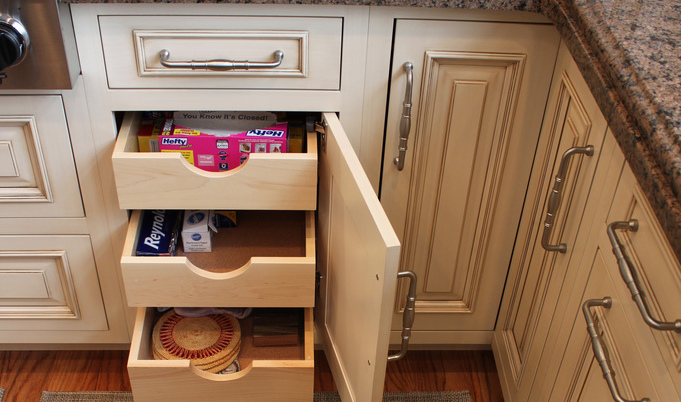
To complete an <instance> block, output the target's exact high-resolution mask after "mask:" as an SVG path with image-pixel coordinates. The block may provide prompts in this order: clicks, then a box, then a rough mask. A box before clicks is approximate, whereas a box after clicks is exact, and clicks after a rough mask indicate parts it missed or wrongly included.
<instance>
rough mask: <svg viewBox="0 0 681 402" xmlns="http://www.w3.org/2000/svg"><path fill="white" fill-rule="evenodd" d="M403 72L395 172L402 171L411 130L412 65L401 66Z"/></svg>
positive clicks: (408, 63)
mask: <svg viewBox="0 0 681 402" xmlns="http://www.w3.org/2000/svg"><path fill="white" fill-rule="evenodd" d="M402 68H404V72H405V73H407V87H406V89H405V91H404V103H402V117H401V118H400V143H399V144H398V146H397V150H398V152H399V153H398V155H397V156H396V157H395V159H394V160H393V162H394V163H395V165H397V170H398V171H400V172H401V171H402V169H404V158H405V156H406V153H407V142H409V131H410V130H411V94H412V91H413V88H414V65H413V64H412V63H411V62H409V61H407V62H405V63H404V64H403V65H402Z"/></svg>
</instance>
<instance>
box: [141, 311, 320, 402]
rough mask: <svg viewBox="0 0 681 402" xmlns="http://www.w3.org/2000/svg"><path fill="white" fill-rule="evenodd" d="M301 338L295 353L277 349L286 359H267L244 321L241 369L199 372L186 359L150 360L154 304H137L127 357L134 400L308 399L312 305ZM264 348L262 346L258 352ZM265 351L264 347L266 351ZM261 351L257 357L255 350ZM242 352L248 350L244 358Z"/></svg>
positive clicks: (293, 401)
mask: <svg viewBox="0 0 681 402" xmlns="http://www.w3.org/2000/svg"><path fill="white" fill-rule="evenodd" d="M304 316H305V330H304V332H305V333H304V338H305V339H304V343H303V344H302V345H300V347H299V348H296V349H298V350H297V351H295V352H294V353H293V355H295V357H290V356H288V355H291V353H289V352H288V351H283V352H281V351H279V352H281V353H279V354H280V355H286V357H284V359H289V360H281V357H280V358H279V359H278V360H263V358H264V359H267V357H266V355H264V354H262V353H260V352H257V351H254V350H255V349H261V350H262V349H271V350H270V352H274V353H278V352H277V349H280V348H277V347H267V348H253V347H251V346H250V344H252V341H251V340H250V338H249V336H248V335H247V331H248V330H247V329H245V325H244V324H243V321H242V341H241V342H242V343H241V352H240V353H239V356H238V357H237V359H238V360H239V364H240V366H241V371H239V372H238V373H234V374H211V373H208V372H204V371H201V370H200V369H197V368H196V367H195V366H193V365H192V364H191V362H190V361H189V360H153V358H152V357H151V331H152V329H153V326H154V323H155V321H156V319H157V317H158V314H157V313H156V312H155V309H152V308H149V309H145V308H139V309H138V312H137V320H136V322H135V330H134V333H133V338H132V343H131V345H130V358H129V360H128V373H129V375H130V384H131V386H132V393H133V396H134V398H135V401H140V402H152V401H159V402H161V401H162V402H168V401H188V400H200V401H202V402H230V401H234V402H236V401H239V402H241V401H249V402H258V401H262V402H265V401H266V402H270V401H290V402H303V401H312V397H313V383H314V358H313V353H314V339H313V318H312V309H311V308H310V309H305V312H304ZM261 352H262V351H261ZM265 353H267V351H265ZM259 354H262V356H261V357H258V356H257V355H259ZM244 355H252V356H253V357H251V358H245V357H244Z"/></svg>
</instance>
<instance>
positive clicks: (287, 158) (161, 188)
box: [112, 113, 317, 211]
mask: <svg viewBox="0 0 681 402" xmlns="http://www.w3.org/2000/svg"><path fill="white" fill-rule="evenodd" d="M141 119H142V115H141V113H128V114H127V115H126V116H125V119H124V120H123V124H122V127H121V130H120V132H119V134H118V139H117V141H116V147H115V148H114V152H113V156H112V160H113V168H114V174H115V176H116V190H117V192H118V202H119V205H120V207H121V208H123V209H225V208H229V209H278V210H310V211H311V210H314V209H316V207H317V136H316V134H313V133H308V136H307V152H306V153H267V154H264V153H263V154H260V153H254V154H251V156H250V157H249V158H248V160H247V161H246V162H245V163H244V164H243V165H241V166H239V167H238V168H235V169H233V170H230V171H227V172H207V171H204V170H201V169H199V168H196V167H194V166H192V165H191V164H189V163H188V162H187V161H186V160H185V159H184V158H183V157H182V155H180V154H179V153H175V152H172V153H161V152H139V146H138V142H137V132H138V130H139V126H140V122H141Z"/></svg>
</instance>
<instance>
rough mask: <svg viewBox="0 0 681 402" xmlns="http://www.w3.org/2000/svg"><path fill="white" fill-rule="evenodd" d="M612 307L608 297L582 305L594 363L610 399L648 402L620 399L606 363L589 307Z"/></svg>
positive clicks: (617, 401)
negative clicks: (601, 372)
mask: <svg viewBox="0 0 681 402" xmlns="http://www.w3.org/2000/svg"><path fill="white" fill-rule="evenodd" d="M599 306H600V307H603V308H610V307H612V299H611V298H610V297H607V296H606V297H604V298H602V299H590V300H587V301H585V302H584V304H582V312H583V313H584V319H585V320H586V330H587V331H589V336H590V337H591V347H592V349H593V351H594V356H595V357H596V361H598V364H599V365H600V366H601V371H603V377H604V378H605V381H606V382H607V383H608V388H610V393H611V394H612V399H613V400H615V401H616V402H650V398H643V399H640V400H638V401H630V400H628V399H624V398H622V396H621V395H620V392H619V389H617V383H616V382H615V373H614V372H613V371H612V367H610V363H609V362H608V357H607V354H606V352H605V347H603V344H602V343H601V337H600V336H599V335H598V331H597V330H596V324H595V322H594V319H593V317H592V316H591V311H590V308H591V307H599Z"/></svg>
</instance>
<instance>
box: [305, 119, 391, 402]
mask: <svg viewBox="0 0 681 402" xmlns="http://www.w3.org/2000/svg"><path fill="white" fill-rule="evenodd" d="M323 118H324V121H325V122H326V124H327V126H326V135H325V139H322V140H321V141H320V144H319V161H320V164H319V206H318V209H317V214H318V219H317V234H318V237H317V269H318V271H319V274H320V275H321V278H320V288H319V300H318V301H317V303H316V306H315V314H316V317H315V322H316V326H317V330H318V331H319V334H320V336H321V338H322V343H323V345H324V352H325V354H326V357H327V360H328V361H329V366H330V368H331V372H332V373H333V378H334V381H335V383H336V386H337V387H338V391H339V394H340V396H341V399H342V400H343V401H348V402H350V401H354V402H370V401H371V402H379V401H381V400H382V395H383V383H384V380H385V368H386V363H387V356H388V341H389V335H390V321H391V319H392V309H393V304H394V299H395V289H396V284H397V263H398V259H399V253H400V243H399V240H398V239H397V236H396V235H395V232H394V231H393V229H392V227H391V225H390V222H389V221H388V218H387V217H386V215H385V213H384V211H383V208H382V207H381V205H380V203H379V201H378V198H377V197H376V194H375V192H374V190H373V188H372V187H371V184H370V182H369V179H368V178H367V177H366V175H365V173H364V170H362V167H361V165H360V163H359V159H358V158H357V156H356V154H355V152H354V151H353V149H352V146H351V145H350V142H349V140H348V139H347V136H346V135H345V132H344V131H343V128H342V127H341V125H340V122H339V121H338V118H337V117H336V115H335V114H330V113H325V114H324V115H323Z"/></svg>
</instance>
